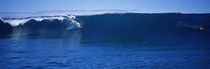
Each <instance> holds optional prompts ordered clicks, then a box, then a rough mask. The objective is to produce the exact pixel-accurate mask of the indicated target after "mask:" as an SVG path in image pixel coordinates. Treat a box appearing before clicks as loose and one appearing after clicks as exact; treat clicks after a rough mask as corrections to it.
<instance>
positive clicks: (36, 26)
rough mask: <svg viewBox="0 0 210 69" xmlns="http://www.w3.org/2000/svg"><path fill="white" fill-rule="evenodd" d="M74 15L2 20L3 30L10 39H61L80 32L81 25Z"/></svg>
mask: <svg viewBox="0 0 210 69" xmlns="http://www.w3.org/2000/svg"><path fill="white" fill-rule="evenodd" d="M75 18H76V17H75V16H72V15H70V16H69V15H64V16H42V17H28V18H4V19H1V24H2V25H1V26H3V27H1V28H4V29H3V30H4V31H9V32H7V33H8V34H9V36H10V37H28V36H30V37H61V36H66V35H67V34H68V33H73V32H75V31H76V32H78V31H79V23H78V22H77V21H75V20H74V19H75Z"/></svg>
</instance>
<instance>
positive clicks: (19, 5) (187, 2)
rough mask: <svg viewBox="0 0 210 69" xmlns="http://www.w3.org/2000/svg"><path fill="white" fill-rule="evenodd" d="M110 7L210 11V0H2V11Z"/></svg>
mask: <svg viewBox="0 0 210 69" xmlns="http://www.w3.org/2000/svg"><path fill="white" fill-rule="evenodd" d="M110 9H112V10H113V9H114V10H126V11H131V10H135V11H138V12H146V13H163V12H178V11H180V12H184V13H210V0H0V12H37V11H52V10H110Z"/></svg>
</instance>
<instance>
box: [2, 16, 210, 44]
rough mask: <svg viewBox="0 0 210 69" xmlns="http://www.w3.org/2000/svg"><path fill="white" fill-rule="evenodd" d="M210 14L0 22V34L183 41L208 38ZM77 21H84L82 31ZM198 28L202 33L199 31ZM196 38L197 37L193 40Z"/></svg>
mask: <svg viewBox="0 0 210 69" xmlns="http://www.w3.org/2000/svg"><path fill="white" fill-rule="evenodd" d="M209 18H210V14H182V15H178V14H176V13H170V14H139V13H123V14H101V15H89V16H77V17H76V16H72V15H64V16H42V17H28V18H3V19H1V21H0V22H1V23H0V24H1V25H0V26H1V27H0V28H1V31H2V32H1V35H9V36H12V37H26V36H32V37H34V36H39V37H63V36H65V37H67V36H70V35H71V34H72V33H75V32H77V33H78V32H80V35H81V34H82V35H84V36H83V37H84V38H86V39H90V38H96V39H98V38H101V39H108V40H116V39H117V41H118V40H127V41H133V40H135V41H142V40H157V41H159V40H177V39H179V40H184V39H192V40H197V39H202V38H203V39H209V37H210V36H209V34H210V30H209V28H210V20H209ZM78 22H84V27H85V28H84V30H81V29H80V28H79V23H78ZM200 27H203V28H204V29H205V30H203V31H200ZM193 37H198V38H195V39H194V38H193Z"/></svg>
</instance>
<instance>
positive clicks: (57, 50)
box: [0, 39, 210, 69]
mask: <svg viewBox="0 0 210 69" xmlns="http://www.w3.org/2000/svg"><path fill="white" fill-rule="evenodd" d="M0 42H1V43H0V46H1V47H0V53H1V54H0V56H1V57H0V67H1V68H2V69H48V68H49V69H51V68H53V69H78V68H79V69H80V68H81V69H101V68H102V69H112V68H114V69H121V68H122V69H139V68H155V69H156V68H160V69H165V68H166V69H168V68H170V69H177V68H184V69H200V68H208V67H209V60H210V58H209V57H210V55H209V54H210V52H209V49H205V48H193V47H190V46H191V45H189V46H186V45H181V46H180V45H179V46H177V45H173V46H171V45H168V46H153V45H151V46H149V45H145V46H144V45H137V44H123V43H122V44H121V43H117V44H116V43H104V44H103V43H100V44H94V43H91V42H90V43H89V42H84V43H79V44H73V45H72V44H71V42H68V40H63V39H0Z"/></svg>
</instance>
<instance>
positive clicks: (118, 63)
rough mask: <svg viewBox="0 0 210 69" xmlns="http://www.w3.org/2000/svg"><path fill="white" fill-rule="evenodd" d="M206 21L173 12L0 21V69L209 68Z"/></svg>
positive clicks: (209, 36)
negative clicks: (82, 25) (81, 23)
mask: <svg viewBox="0 0 210 69" xmlns="http://www.w3.org/2000/svg"><path fill="white" fill-rule="evenodd" d="M209 18H210V15H209V14H176V13H168V14H167V13H166V14H139V13H124V14H122V13H121V14H101V15H88V16H73V15H65V16H64V15H62V16H41V17H28V18H1V19H0V69H208V68H210V46H209V45H210V29H209V28H210V21H209ZM79 22H83V23H84V29H81V28H80V25H79ZM201 28H202V29H201Z"/></svg>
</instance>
